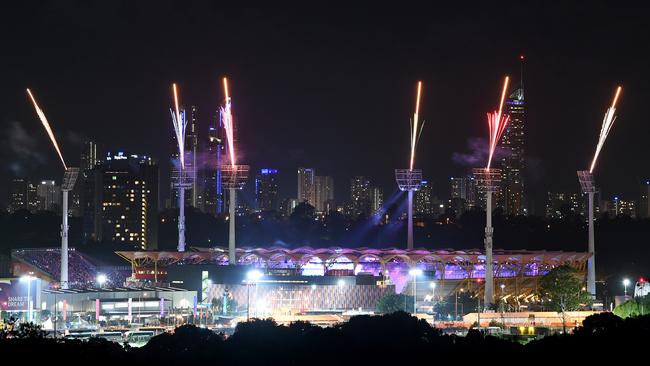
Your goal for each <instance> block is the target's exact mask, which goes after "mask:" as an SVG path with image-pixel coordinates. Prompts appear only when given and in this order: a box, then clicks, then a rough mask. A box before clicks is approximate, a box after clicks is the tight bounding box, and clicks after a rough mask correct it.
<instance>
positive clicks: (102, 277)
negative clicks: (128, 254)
mask: <svg viewBox="0 0 650 366" xmlns="http://www.w3.org/2000/svg"><path fill="white" fill-rule="evenodd" d="M95 281H97V284H98V285H99V287H103V286H104V284H105V283H106V281H108V277H106V275H105V274H103V273H100V274H98V275H97V278H96V279H95Z"/></svg>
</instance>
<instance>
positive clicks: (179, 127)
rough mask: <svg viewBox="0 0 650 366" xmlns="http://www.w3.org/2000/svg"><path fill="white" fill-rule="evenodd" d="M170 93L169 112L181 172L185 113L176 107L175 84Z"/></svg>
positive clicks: (183, 158) (176, 91)
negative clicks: (172, 102) (171, 95)
mask: <svg viewBox="0 0 650 366" xmlns="http://www.w3.org/2000/svg"><path fill="white" fill-rule="evenodd" d="M172 91H173V93H174V108H175V109H170V110H169V112H170V113H171V115H172V123H173V124H174V132H175V133H176V141H177V142H178V156H179V160H180V161H181V170H184V169H185V127H186V126H187V121H186V120H185V111H181V110H180V108H179V107H178V89H177V88H176V83H174V84H172Z"/></svg>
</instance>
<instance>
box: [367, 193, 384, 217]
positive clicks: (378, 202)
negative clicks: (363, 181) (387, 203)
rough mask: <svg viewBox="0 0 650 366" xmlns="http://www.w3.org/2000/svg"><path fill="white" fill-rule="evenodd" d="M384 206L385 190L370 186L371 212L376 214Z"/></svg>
mask: <svg viewBox="0 0 650 366" xmlns="http://www.w3.org/2000/svg"><path fill="white" fill-rule="evenodd" d="M383 206H384V190H383V189H382V188H380V187H370V214H371V215H376V214H377V213H379V211H380V210H381V209H382V207H383Z"/></svg>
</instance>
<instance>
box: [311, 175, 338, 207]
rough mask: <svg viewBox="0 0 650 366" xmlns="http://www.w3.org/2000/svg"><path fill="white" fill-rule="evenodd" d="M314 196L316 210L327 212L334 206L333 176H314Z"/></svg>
mask: <svg viewBox="0 0 650 366" xmlns="http://www.w3.org/2000/svg"><path fill="white" fill-rule="evenodd" d="M314 197H315V201H316V202H315V203H316V206H315V207H316V212H328V211H330V210H334V209H336V208H335V207H334V178H332V177H330V176H324V175H320V176H316V177H315V178H314Z"/></svg>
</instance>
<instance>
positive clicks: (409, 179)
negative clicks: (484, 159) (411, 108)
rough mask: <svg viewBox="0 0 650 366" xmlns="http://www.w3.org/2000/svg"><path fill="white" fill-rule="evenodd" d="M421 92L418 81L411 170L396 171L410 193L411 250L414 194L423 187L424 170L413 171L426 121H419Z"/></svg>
mask: <svg viewBox="0 0 650 366" xmlns="http://www.w3.org/2000/svg"><path fill="white" fill-rule="evenodd" d="M421 92H422V82H421V81H418V89H417V97H416V100H415V113H413V120H411V131H410V132H411V136H410V142H411V151H410V153H411V154H410V160H409V163H410V164H409V168H408V169H395V180H396V181H397V186H398V187H399V190H400V191H407V192H408V213H407V215H408V222H407V231H408V233H407V238H406V248H407V249H409V250H410V249H413V192H415V191H418V190H419V189H420V186H421V185H422V170H420V169H413V164H414V163H415V148H416V146H417V143H418V140H419V139H420V134H421V133H422V128H423V127H424V121H422V124H419V122H420V121H419V119H418V115H419V112H420V95H421Z"/></svg>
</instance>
